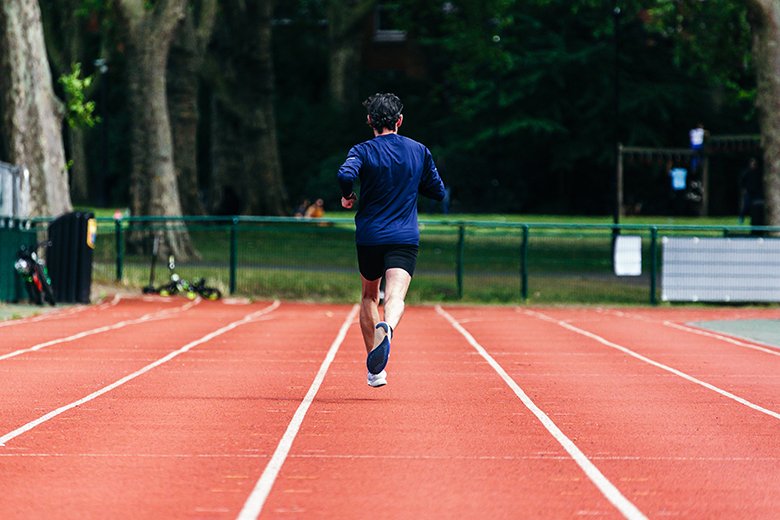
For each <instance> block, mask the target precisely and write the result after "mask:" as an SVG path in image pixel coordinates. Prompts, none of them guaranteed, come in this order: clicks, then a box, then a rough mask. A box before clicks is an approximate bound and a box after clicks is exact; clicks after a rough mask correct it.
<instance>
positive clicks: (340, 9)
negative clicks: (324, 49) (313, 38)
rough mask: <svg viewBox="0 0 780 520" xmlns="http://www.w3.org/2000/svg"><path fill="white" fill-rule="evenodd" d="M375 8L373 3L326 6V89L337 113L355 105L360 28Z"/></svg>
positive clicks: (351, 0) (333, 1)
mask: <svg viewBox="0 0 780 520" xmlns="http://www.w3.org/2000/svg"><path fill="white" fill-rule="evenodd" d="M375 5H376V0H347V1H344V0H330V1H329V2H328V49H329V55H328V64H329V68H328V87H329V90H330V99H331V101H332V102H333V103H334V104H335V105H336V106H337V107H338V108H340V109H345V108H346V107H347V106H349V105H350V104H351V103H353V102H356V101H357V74H356V72H357V71H358V70H360V57H361V52H360V50H361V49H360V48H361V45H362V44H363V41H362V37H363V27H364V23H365V21H366V17H367V16H368V15H369V14H370V13H371V12H372V10H373V9H374V7H375Z"/></svg>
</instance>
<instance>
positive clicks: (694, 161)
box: [688, 123, 707, 174]
mask: <svg viewBox="0 0 780 520" xmlns="http://www.w3.org/2000/svg"><path fill="white" fill-rule="evenodd" d="M688 136H689V138H690V142H691V151H692V152H693V156H692V157H691V173H692V174H696V172H697V171H699V164H700V163H701V159H702V155H703V154H704V141H705V139H706V138H707V131H706V130H705V129H704V124H702V123H699V124H698V125H696V128H692V129H691V131H690V132H688Z"/></svg>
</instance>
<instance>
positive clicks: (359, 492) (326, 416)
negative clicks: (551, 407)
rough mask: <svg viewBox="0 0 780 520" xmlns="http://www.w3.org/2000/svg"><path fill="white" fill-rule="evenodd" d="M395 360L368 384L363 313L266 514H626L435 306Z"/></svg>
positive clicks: (408, 332)
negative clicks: (377, 384) (375, 384)
mask: <svg viewBox="0 0 780 520" xmlns="http://www.w3.org/2000/svg"><path fill="white" fill-rule="evenodd" d="M506 325H507V324H504V326H506ZM387 370H388V385H387V386H385V387H381V388H371V387H369V386H367V385H366V371H365V350H364V348H363V346H362V339H361V337H360V331H359V328H358V326H357V325H354V326H353V327H352V328H351V329H350V331H349V334H348V336H347V338H346V341H345V343H344V346H343V347H342V348H341V349H340V350H339V352H338V354H337V355H336V358H335V360H334V362H333V364H332V366H331V368H330V370H329V371H328V373H327V375H326V377H325V379H324V382H323V385H322V387H321V388H320V391H319V393H318V394H317V396H316V398H315V399H314V401H313V403H312V405H311V408H310V409H309V410H308V413H307V414H306V416H305V419H304V420H303V423H302V425H301V428H300V431H299V432H298V435H297V437H296V438H295V440H294V442H293V444H292V447H291V450H290V452H289V455H288V456H287V458H286V460H285V461H284V464H283V466H282V467H281V471H280V472H279V474H278V476H277V478H276V480H275V482H274V483H273V485H272V487H271V489H270V494H269V495H268V497H267V500H265V502H264V503H263V504H262V508H261V511H260V518H269V519H270V518H288V517H289V518H339V519H362V518H393V519H440V518H459V519H471V518H474V519H484V518H491V519H501V518H575V517H581V516H598V517H600V518H618V517H620V516H621V515H620V514H619V513H618V511H617V510H616V509H615V508H614V507H613V505H612V504H611V503H610V502H609V501H608V500H607V499H606V498H605V497H604V496H603V495H602V494H601V493H600V492H599V491H598V490H597V488H596V487H595V486H594V485H593V483H592V482H591V481H590V480H588V478H586V476H585V475H584V474H583V472H582V470H581V469H580V468H579V467H578V466H577V465H576V464H575V462H573V460H572V458H571V457H570V456H569V455H568V454H567V453H566V452H565V451H564V450H563V448H562V447H561V445H560V444H559V443H558V442H557V441H555V440H554V439H553V437H552V436H551V435H550V433H549V432H548V431H547V430H545V428H543V427H542V426H541V424H540V423H539V421H538V420H537V419H536V418H535V417H534V416H533V415H532V414H531V412H530V411H529V410H528V409H527V408H526V407H524V406H523V404H522V403H521V402H520V401H519V400H518V398H517V397H516V396H515V394H514V393H513V392H512V391H511V390H510V389H509V388H508V387H507V385H506V384H505V383H504V382H503V381H502V380H501V379H500V377H499V376H498V375H497V374H496V372H495V371H494V370H493V369H492V368H490V366H489V365H488V364H487V363H486V362H485V361H484V360H483V359H482V358H481V357H480V356H479V355H477V353H476V352H475V351H474V349H473V348H472V347H471V346H470V345H469V344H468V343H467V342H466V341H465V340H464V338H463V337H462V336H461V335H460V334H459V333H458V332H456V331H455V330H454V329H453V328H452V327H451V326H450V325H449V324H448V323H447V322H446V321H444V320H443V319H441V318H440V317H439V316H438V315H437V314H436V312H435V311H434V309H432V308H423V307H409V308H407V310H406V314H405V316H404V319H403V322H402V323H401V326H400V327H399V329H398V331H397V335H396V337H395V339H394V340H393V346H392V354H391V359H390V363H389V365H388V369H387ZM251 500H252V499H250V502H251Z"/></svg>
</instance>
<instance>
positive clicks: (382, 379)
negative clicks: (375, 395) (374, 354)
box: [368, 370, 387, 388]
mask: <svg viewBox="0 0 780 520" xmlns="http://www.w3.org/2000/svg"><path fill="white" fill-rule="evenodd" d="M386 384H387V372H385V371H384V370H382V371H381V372H380V373H378V374H372V373H371V372H369V373H368V386H373V387H374V388H376V387H378V386H385V385H386Z"/></svg>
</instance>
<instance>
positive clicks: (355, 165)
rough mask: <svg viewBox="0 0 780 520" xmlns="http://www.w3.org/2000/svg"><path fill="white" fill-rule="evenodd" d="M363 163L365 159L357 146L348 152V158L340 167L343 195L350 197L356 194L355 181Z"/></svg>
mask: <svg viewBox="0 0 780 520" xmlns="http://www.w3.org/2000/svg"><path fill="white" fill-rule="evenodd" d="M362 165H363V161H362V159H361V158H360V153H359V151H358V149H357V147H356V146H353V147H352V149H351V150H350V151H349V154H347V160H346V161H344V164H342V165H341V167H340V168H339V173H338V178H339V187H340V188H341V196H342V197H344V198H347V199H349V198H350V195H354V185H355V181H356V180H357V179H358V177H359V175H360V167H361V166H362Z"/></svg>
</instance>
